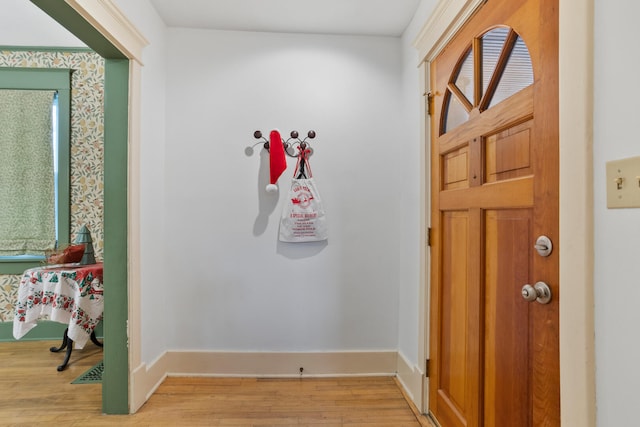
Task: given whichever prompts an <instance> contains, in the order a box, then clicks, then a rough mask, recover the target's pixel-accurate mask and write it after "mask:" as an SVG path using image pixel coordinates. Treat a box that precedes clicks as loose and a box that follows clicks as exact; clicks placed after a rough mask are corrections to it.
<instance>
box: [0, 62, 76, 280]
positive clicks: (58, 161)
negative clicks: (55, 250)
mask: <svg viewBox="0 0 640 427" xmlns="http://www.w3.org/2000/svg"><path fill="white" fill-rule="evenodd" d="M71 72H72V71H71V70H69V69H51V68H0V90H6V89H9V90H26V91H54V93H55V95H54V96H53V97H52V98H51V102H52V109H53V112H52V115H53V123H52V129H53V134H54V137H53V140H52V149H53V168H54V171H55V178H54V188H55V202H54V204H55V209H54V212H53V213H52V215H53V216H54V218H52V220H53V221H54V227H55V234H56V243H57V245H59V246H60V245H66V244H68V243H69V236H70V231H69V222H70V221H69V217H70V194H69V188H70V186H69V179H70V178H69V177H70V173H69V153H70V115H71ZM0 209H2V206H0ZM43 258H44V254H42V255H23V256H0V274H21V273H22V272H23V271H24V270H25V269H27V268H30V267H33V266H36V265H38V264H39V263H40V262H41V261H42V260H43Z"/></svg>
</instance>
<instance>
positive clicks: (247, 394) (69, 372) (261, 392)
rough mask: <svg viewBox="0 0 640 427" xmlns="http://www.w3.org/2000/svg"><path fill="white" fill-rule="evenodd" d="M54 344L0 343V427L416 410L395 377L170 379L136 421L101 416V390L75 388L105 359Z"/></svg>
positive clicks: (415, 424)
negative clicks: (68, 352)
mask: <svg viewBox="0 0 640 427" xmlns="http://www.w3.org/2000/svg"><path fill="white" fill-rule="evenodd" d="M58 344H59V343H58V342H50V341H39V342H38V341H24V342H22V341H19V342H16V343H0V420H1V421H0V424H1V425H2V426H34V425H39V424H41V423H44V424H45V425H48V424H53V423H56V424H63V425H65V426H78V427H80V426H82V427H84V426H87V425H91V426H97V427H100V426H123V427H125V426H153V427H156V426H181V427H182V426H260V427H266V426H318V427H329V426H349V427H358V426H369V427H376V426H385V427H389V426H393V427H402V426H407V427H409V426H411V427H419V426H421V425H423V426H424V425H426V424H421V422H419V421H418V419H416V416H415V415H414V411H412V409H411V407H410V405H409V404H408V403H407V401H406V400H405V398H404V397H403V394H402V393H401V391H400V389H399V387H398V385H397V384H396V382H395V380H394V378H392V377H355V378H302V379H300V378H293V379H282V378H276V379H267V378H207V377H170V378H167V379H166V380H165V381H164V382H163V383H162V384H161V385H160V387H159V388H158V390H157V391H156V392H155V393H154V394H153V396H151V398H150V399H149V401H148V402H147V403H146V404H145V405H144V406H143V407H142V408H141V409H140V410H139V411H138V413H136V414H134V415H103V414H101V407H102V402H101V399H102V396H101V394H102V387H101V385H100V384H71V381H73V380H74V379H75V378H77V377H78V376H79V375H81V374H82V373H84V372H85V371H86V370H87V369H89V368H90V367H92V366H94V365H95V364H96V363H98V362H99V361H100V360H101V358H102V350H101V349H99V348H97V347H94V346H92V345H91V344H88V345H87V346H86V348H85V349H82V350H74V352H73V353H72V356H71V361H70V364H69V366H68V367H67V369H66V370H64V371H63V372H57V371H56V366H58V365H59V364H60V363H61V362H62V358H63V357H64V355H62V354H55V353H51V352H49V347H51V346H52V345H58Z"/></svg>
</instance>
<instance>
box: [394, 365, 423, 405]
mask: <svg viewBox="0 0 640 427" xmlns="http://www.w3.org/2000/svg"><path fill="white" fill-rule="evenodd" d="M396 372H397V379H398V382H399V383H400V385H401V386H402V388H404V391H405V393H406V395H407V396H408V397H409V398H410V399H411V401H412V402H413V404H414V405H416V408H418V410H419V411H421V412H424V409H425V408H423V407H422V406H423V403H422V378H423V377H424V372H423V371H422V370H421V369H420V368H419V367H418V366H415V365H414V366H411V364H410V363H409V362H408V361H407V359H406V358H405V357H404V355H403V354H402V352H398V357H397V366H396Z"/></svg>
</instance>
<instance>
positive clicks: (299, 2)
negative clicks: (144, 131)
mask: <svg viewBox="0 0 640 427" xmlns="http://www.w3.org/2000/svg"><path fill="white" fill-rule="evenodd" d="M151 3H152V4H153V5H154V6H155V8H156V10H157V11H158V13H159V14H160V16H161V17H162V19H163V20H164V22H165V24H166V25H167V26H169V27H187V28H204V29H215V30H238V31H264V32H284V33H315V34H350V35H368V36H372V35H373V36H400V35H402V33H403V31H404V30H405V28H406V27H407V25H408V24H409V22H410V21H411V18H412V17H413V15H414V13H415V11H416V9H417V7H418V4H419V3H420V0H179V1H177V0H151Z"/></svg>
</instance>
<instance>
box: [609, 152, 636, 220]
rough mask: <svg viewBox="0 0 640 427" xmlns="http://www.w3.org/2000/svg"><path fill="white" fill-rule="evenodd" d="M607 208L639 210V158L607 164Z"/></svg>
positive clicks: (613, 161)
mask: <svg viewBox="0 0 640 427" xmlns="http://www.w3.org/2000/svg"><path fill="white" fill-rule="evenodd" d="M607 207H608V208H640V157H629V158H627V159H622V160H612V161H610V162H607Z"/></svg>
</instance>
